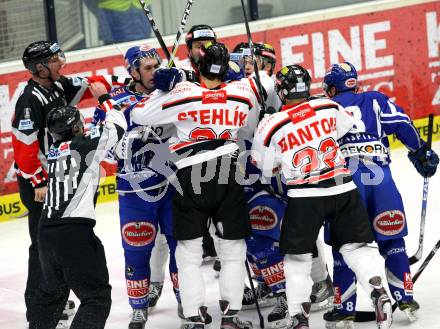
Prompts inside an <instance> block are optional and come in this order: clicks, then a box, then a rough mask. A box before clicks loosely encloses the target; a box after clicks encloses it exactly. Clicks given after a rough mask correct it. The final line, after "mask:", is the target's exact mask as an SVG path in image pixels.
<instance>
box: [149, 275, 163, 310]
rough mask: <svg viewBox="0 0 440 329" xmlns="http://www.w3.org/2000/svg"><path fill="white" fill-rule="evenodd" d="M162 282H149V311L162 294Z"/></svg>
mask: <svg viewBox="0 0 440 329" xmlns="http://www.w3.org/2000/svg"><path fill="white" fill-rule="evenodd" d="M162 288H163V282H151V283H150V291H149V292H148V300H149V304H148V308H150V312H151V311H152V310H153V309H154V308H155V307H156V304H157V301H158V300H159V297H160V295H162Z"/></svg>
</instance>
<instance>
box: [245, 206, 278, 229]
mask: <svg viewBox="0 0 440 329" xmlns="http://www.w3.org/2000/svg"><path fill="white" fill-rule="evenodd" d="M249 217H250V218H251V226H252V228H253V229H254V230H262V231H267V230H271V229H273V228H274V227H275V226H276V225H277V223H278V217H277V214H276V213H275V211H273V209H272V208H270V207H267V206H257V207H254V208H252V209H251V211H250V212H249Z"/></svg>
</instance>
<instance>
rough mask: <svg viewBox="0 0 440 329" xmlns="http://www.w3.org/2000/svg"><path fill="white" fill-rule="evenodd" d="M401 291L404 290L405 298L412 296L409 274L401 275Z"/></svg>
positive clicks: (411, 282)
mask: <svg viewBox="0 0 440 329" xmlns="http://www.w3.org/2000/svg"><path fill="white" fill-rule="evenodd" d="M403 289H404V290H405V295H406V296H412V295H413V281H412V278H411V273H406V272H405V273H403Z"/></svg>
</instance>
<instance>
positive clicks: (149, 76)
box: [139, 58, 160, 90]
mask: <svg viewBox="0 0 440 329" xmlns="http://www.w3.org/2000/svg"><path fill="white" fill-rule="evenodd" d="M159 66H160V64H159V62H158V61H157V59H155V58H143V59H142V60H141V62H140V64H139V75H140V79H139V80H141V81H142V83H143V84H144V86H145V87H146V88H147V89H148V90H153V89H154V81H153V75H154V70H156V69H157V68H158V67H159Z"/></svg>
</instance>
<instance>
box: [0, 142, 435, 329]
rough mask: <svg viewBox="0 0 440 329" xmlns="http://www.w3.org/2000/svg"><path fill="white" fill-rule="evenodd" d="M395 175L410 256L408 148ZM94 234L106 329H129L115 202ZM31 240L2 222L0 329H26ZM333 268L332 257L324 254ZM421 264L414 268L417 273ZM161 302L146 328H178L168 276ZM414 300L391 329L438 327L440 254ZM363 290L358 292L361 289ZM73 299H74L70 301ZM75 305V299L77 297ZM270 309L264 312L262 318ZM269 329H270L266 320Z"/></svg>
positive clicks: (430, 238)
mask: <svg viewBox="0 0 440 329" xmlns="http://www.w3.org/2000/svg"><path fill="white" fill-rule="evenodd" d="M434 149H435V150H436V151H437V153H440V142H437V143H434ZM392 159H393V163H392V166H391V167H392V172H393V176H394V180H395V182H396V184H397V186H398V188H399V190H400V192H401V194H402V197H403V199H404V204H405V210H406V216H407V219H408V226H409V232H410V234H409V236H408V237H407V239H406V242H407V249H408V254H409V255H412V254H414V253H415V251H416V249H417V245H418V235H419V226H420V209H421V198H422V186H423V178H422V177H421V176H420V175H418V174H417V172H416V171H415V169H414V168H413V166H412V164H411V163H410V162H409V161H408V159H407V157H406V150H405V149H398V150H394V151H393V152H392ZM96 212H97V225H96V228H95V232H96V234H97V235H98V236H99V238H100V239H101V240H102V242H103V244H104V247H105V250H106V256H107V264H108V268H109V272H110V283H111V285H112V287H113V290H112V299H113V304H112V309H111V312H110V316H109V318H108V320H107V325H106V328H108V329H122V328H127V327H128V319H129V315H130V313H131V311H130V308H129V305H128V302H127V297H126V292H125V280H124V258H123V252H122V247H121V242H120V235H119V219H118V215H117V214H118V205H117V203H116V202H115V203H108V204H100V205H98V206H97V209H96ZM439 214H440V173H437V175H436V176H434V177H433V178H431V179H430V184H429V198H428V210H427V219H426V232H425V241H424V255H423V259H424V258H425V257H426V256H427V255H428V253H429V252H430V250H431V249H432V247H433V246H434V244H435V243H436V242H437V241H438V240H439V239H440V216H439ZM29 243H30V239H29V236H28V230H27V220H26V219H19V220H14V221H11V222H5V223H0V328H1V329H24V328H25V327H26V320H25V315H24V313H25V307H24V300H23V292H24V289H25V281H26V271H27V258H28V246H29ZM326 252H327V260H328V263H329V268H331V267H332V265H331V254H330V253H329V249H326ZM420 264H421V262H419V263H417V264H415V265H414V266H413V267H412V271H413V273H414V272H415V271H416V270H417V269H418V267H419V265H420ZM203 271H204V275H205V283H206V305H207V306H208V311H209V312H210V313H211V314H212V315H213V318H214V322H213V326H212V327H213V328H219V318H220V313H219V308H218V299H219V294H218V284H217V282H216V279H214V272H213V270H212V269H211V264H210V265H205V266H204V267H203ZM166 280H167V281H166V283H165V287H164V291H163V294H162V297H161V298H160V300H159V302H158V305H157V307H156V309H155V310H154V312H152V313H151V314H150V318H149V321H148V323H147V328H151V329H152V328H154V329H177V328H178V327H179V324H180V320H179V318H178V317H177V314H176V301H175V298H174V295H173V293H172V288H171V283H170V281H169V276H168V274H167V277H166ZM414 288H415V297H416V299H417V300H418V301H419V303H420V304H421V310H420V311H419V320H418V321H417V322H414V323H412V324H410V323H408V321H407V320H406V318H405V317H404V315H403V313H402V312H400V311H398V310H397V311H396V312H395V313H394V323H393V328H411V329H413V328H423V329H430V328H440V309H439V305H440V301H439V296H440V255H436V256H435V258H434V259H433V260H432V261H431V263H430V264H429V265H428V267H427V268H426V270H425V271H424V273H423V274H422V275H421V277H420V278H419V280H418V281H417V282H416V284H415V285H414ZM358 291H360V289H358ZM71 297H72V296H71ZM73 299H74V300H75V301H76V302H77V304H78V301H77V299H76V298H75V297H74V296H73ZM358 300H360V301H359V302H358V303H359V306H360V307H362V308H363V309H366V308H368V307H369V305H368V300H367V298H366V297H365V295H362V294H361V295H360V297H358ZM269 311H270V308H267V309H264V310H263V312H264V315H267V313H268V312H269ZM323 313H324V312H323V311H321V312H318V313H313V314H312V316H311V320H310V325H311V328H324V322H323V320H322V315H323ZM242 317H243V318H246V319H251V320H252V321H253V323H254V328H258V317H257V314H256V312H255V311H254V310H250V311H243V312H242ZM265 322H266V326H267V321H266V320H265ZM356 328H376V325H375V323H373V322H370V323H359V324H356Z"/></svg>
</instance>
